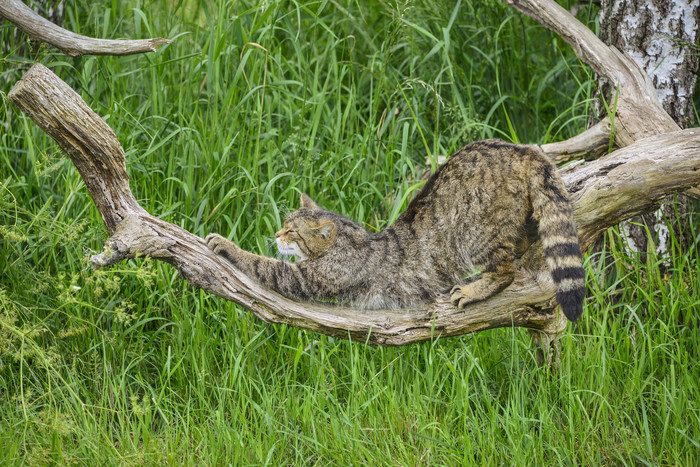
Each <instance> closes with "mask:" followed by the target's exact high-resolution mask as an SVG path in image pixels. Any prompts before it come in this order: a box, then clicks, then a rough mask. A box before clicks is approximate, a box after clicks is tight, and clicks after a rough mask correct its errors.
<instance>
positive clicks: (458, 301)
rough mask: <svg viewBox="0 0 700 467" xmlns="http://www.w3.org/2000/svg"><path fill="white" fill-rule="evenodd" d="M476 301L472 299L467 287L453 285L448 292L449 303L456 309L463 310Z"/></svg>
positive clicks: (471, 292) (471, 293) (472, 296)
mask: <svg viewBox="0 0 700 467" xmlns="http://www.w3.org/2000/svg"><path fill="white" fill-rule="evenodd" d="M476 301H478V299H477V298H475V297H474V294H473V291H472V290H471V287H469V286H468V285H455V286H454V287H452V290H451V291H450V302H451V303H452V305H454V306H456V307H457V308H464V307H465V306H467V305H469V304H470V303H473V302H476Z"/></svg>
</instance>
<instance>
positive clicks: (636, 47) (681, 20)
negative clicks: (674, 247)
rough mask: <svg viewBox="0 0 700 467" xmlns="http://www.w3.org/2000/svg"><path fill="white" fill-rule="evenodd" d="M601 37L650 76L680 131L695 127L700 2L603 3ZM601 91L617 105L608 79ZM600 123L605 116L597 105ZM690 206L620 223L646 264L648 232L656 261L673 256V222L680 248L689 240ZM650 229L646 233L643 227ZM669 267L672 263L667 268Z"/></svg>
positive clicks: (670, 204)
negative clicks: (688, 214)
mask: <svg viewBox="0 0 700 467" xmlns="http://www.w3.org/2000/svg"><path fill="white" fill-rule="evenodd" d="M599 20H600V38H601V39H602V40H603V42H605V43H606V44H608V45H613V46H615V47H616V48H618V49H619V50H621V51H623V52H625V53H626V54H628V55H629V56H630V57H632V59H633V60H634V61H635V62H636V63H637V64H638V65H639V66H640V67H641V68H642V69H643V70H644V71H645V72H646V73H647V75H649V77H650V78H651V81H652V83H653V84H654V87H655V88H656V92H657V96H658V98H659V100H660V101H661V104H662V106H663V108H664V110H665V111H666V112H667V113H668V114H669V115H670V116H671V118H673V120H674V121H675V122H676V123H677V124H678V125H679V126H680V127H681V128H688V127H690V126H692V125H693V123H694V115H693V110H692V103H693V90H694V88H695V81H696V77H697V71H698V51H697V50H696V49H694V48H693V47H692V45H693V44H697V41H698V35H699V34H698V31H699V29H700V2H699V1H698V0H673V1H669V0H602V2H601V10H600V16H599ZM597 81H598V83H597V84H598V89H600V90H601V93H602V95H603V96H604V97H606V99H607V101H608V102H614V93H615V90H614V89H611V87H610V85H609V83H608V81H607V79H606V78H604V77H601V76H599V77H598V78H597ZM597 113H598V117H599V118H603V117H604V116H605V115H606V112H605V107H604V106H603V105H602V103H600V101H599V102H598V108H597ZM687 211H688V201H687V199H686V198H685V197H682V196H679V197H678V201H677V202H676V203H674V199H673V197H669V198H667V199H666V200H665V201H664V203H663V204H662V207H661V208H660V209H659V210H658V211H656V212H652V213H648V214H644V215H641V216H637V217H635V218H633V219H631V220H629V221H626V222H624V223H623V224H622V227H623V229H624V232H625V234H626V236H627V240H628V242H629V245H630V248H631V249H632V250H635V251H638V252H639V253H641V255H642V261H646V253H647V251H649V250H648V248H649V247H650V245H649V244H648V239H649V237H648V234H647V229H649V234H650V236H651V238H652V239H654V242H655V248H656V253H657V255H658V256H660V257H661V256H667V255H668V254H670V242H671V235H672V234H671V232H670V231H669V229H668V226H667V223H666V220H665V219H667V220H670V221H671V225H672V226H673V230H674V231H675V234H676V239H677V240H678V242H679V243H678V244H679V245H680V246H681V248H685V246H686V245H687V244H688V241H689V238H688V237H689V232H688V231H687V228H686V225H685V224H686V223H685V222H684V220H685V218H686V215H687ZM645 227H646V228H645ZM664 264H666V265H668V264H670V262H668V263H664Z"/></svg>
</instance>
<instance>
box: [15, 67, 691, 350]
mask: <svg viewBox="0 0 700 467" xmlns="http://www.w3.org/2000/svg"><path fill="white" fill-rule="evenodd" d="M9 98H10V100H11V101H12V102H14V103H15V104H16V105H17V106H18V107H20V109H22V110H23V111H24V112H25V113H26V114H27V115H28V116H29V117H30V118H31V119H32V120H33V121H34V122H35V123H37V125H39V126H40V127H41V128H42V129H44V131H46V132H47V133H48V134H49V135H50V136H51V137H52V138H53V139H54V140H56V141H57V142H58V144H59V145H60V146H61V148H62V149H63V150H64V151H65V152H66V154H68V156H69V157H70V158H71V160H72V161H73V163H74V164H75V165H76V167H77V168H78V171H79V172H80V174H81V176H82V177H83V180H84V181H85V186H86V188H87V190H88V192H89V193H90V196H91V197H92V199H93V200H94V202H95V205H96V206H97V209H98V211H99V212H100V215H101V216H102V219H103V220H104V222H105V225H106V226H107V230H108V231H109V233H110V235H111V237H110V238H109V239H108V240H107V241H106V242H105V243H106V245H105V251H104V252H103V253H102V254H99V255H95V256H94V257H93V258H92V262H93V265H94V266H95V267H105V266H110V265H112V264H115V263H116V262H118V261H121V260H122V259H124V258H130V257H134V256H138V255H148V256H151V257H153V258H155V259H158V260H161V261H165V262H167V263H169V264H171V265H173V266H174V267H175V268H177V270H178V271H179V272H180V274H181V275H182V276H183V278H184V279H185V280H187V281H188V282H189V283H190V284H191V285H193V286H195V287H199V288H201V289H203V290H206V291H207V292H210V293H213V294H215V295H217V296H219V297H222V298H225V299H227V300H231V301H234V302H236V303H238V304H239V305H241V306H243V307H244V308H246V309H248V310H250V311H251V312H252V313H253V314H254V315H255V316H257V317H258V318H260V319H262V320H263V321H266V322H270V323H283V324H289V325H291V326H295V327H298V328H301V329H307V330H311V331H316V332H320V333H323V334H327V335H330V336H335V337H340V338H346V339H347V338H349V339H353V340H358V341H362V342H367V343H369V344H379V345H406V344H411V343H414V342H420V341H424V340H429V339H434V338H437V337H447V336H456V335H461V334H466V333H470V332H476V331H481V330H485V329H491V328H497V327H503V326H524V327H528V328H531V329H536V330H541V331H544V332H546V333H547V334H549V335H552V334H556V333H557V332H560V331H561V330H562V329H563V328H564V326H565V324H566V322H565V320H564V319H563V318H562V317H561V316H560V315H558V314H557V313H556V312H555V311H553V308H554V303H555V302H554V290H553V288H552V286H551V284H550V282H549V280H543V279H541V277H545V276H543V274H542V268H543V265H542V253H541V248H539V246H535V247H533V248H530V250H529V251H528V252H527V254H526V255H525V256H524V257H523V258H522V259H521V260H520V263H519V268H518V271H517V273H516V278H515V280H514V282H513V284H511V285H510V286H509V287H507V288H506V289H505V290H504V291H503V292H501V293H499V294H497V295H495V296H493V297H491V298H489V299H488V300H485V301H482V302H477V303H474V304H471V305H468V306H467V307H466V308H465V309H457V308H455V307H453V306H452V305H451V304H450V302H449V297H447V296H441V297H438V299H437V300H436V301H435V302H433V303H430V304H427V305H425V306H423V307H421V308H417V309H411V310H398V311H396V310H358V309H351V308H346V307H337V306H330V305H326V304H320V303H303V302H297V301H294V300H291V299H289V298H286V297H283V296H281V295H279V294H277V293H275V292H272V291H270V290H268V289H266V288H264V287H262V286H261V285H260V284H258V283H257V282H256V281H255V280H253V279H251V278H249V277H247V276H245V275H243V274H242V273H241V272H240V271H238V270H237V269H236V268H235V267H234V266H233V265H232V264H231V263H229V262H227V261H226V260H225V259H223V258H222V257H220V256H217V255H215V254H214V253H213V252H212V251H210V250H209V249H208V248H207V246H206V244H205V243H204V241H203V240H202V239H201V238H199V237H197V236H196V235H194V234H192V233H190V232H188V231H186V230H184V229H182V228H180V227H178V226H176V225H173V224H170V223H168V222H165V221H163V220H161V219H158V218H156V217H154V216H152V215H150V214H149V213H148V212H146V211H145V210H144V209H143V208H142V207H141V206H139V204H138V203H137V202H136V200H135V198H134V196H133V194H132V193H131V191H130V189H129V184H128V175H127V172H126V161H125V157H124V151H123V149H122V148H121V146H120V145H119V142H118V141H117V138H116V136H115V134H114V132H113V131H112V130H111V129H110V128H109V126H108V125H107V124H106V123H105V122H104V121H103V120H102V119H101V118H100V117H99V116H97V115H96V114H95V113H94V112H93V111H92V110H91V109H90V108H89V107H88V106H87V104H85V102H84V101H83V100H82V99H81V98H80V96H79V95H78V94H76V93H75V92H74V91H73V90H72V89H70V87H68V85H66V84H65V83H64V82H63V81H61V79H60V78H58V77H57V76H56V75H55V74H53V73H52V72H51V71H50V70H48V69H47V68H46V67H44V66H43V65H35V66H34V67H32V69H31V70H30V71H29V72H27V74H26V75H25V76H24V77H23V78H22V80H21V81H19V82H18V83H17V84H16V85H15V87H14V88H13V89H12V91H11V92H10V94H9ZM562 176H563V178H564V181H565V183H566V184H567V187H568V188H569V190H570V192H571V193H572V201H573V203H574V211H575V215H576V218H577V222H578V226H579V235H580V237H581V239H582V241H583V245H584V247H585V246H586V245H587V243H588V242H589V241H590V239H591V238H592V237H593V236H594V235H595V233H596V232H599V231H601V230H603V229H605V228H607V227H609V226H611V225H615V224H616V223H618V222H620V221H621V220H623V219H624V218H625V217H629V216H632V215H634V214H638V213H640V212H645V211H648V210H650V209H651V208H653V207H654V204H655V203H656V202H657V201H658V199H660V197H661V196H663V195H665V194H668V193H672V192H674V191H677V190H680V189H683V188H685V187H687V186H690V185H693V184H697V183H698V182H700V130H697V129H695V130H692V129H691V130H683V131H679V132H676V133H673V134H667V135H661V136H657V137H654V138H648V139H646V140H643V141H639V142H637V143H634V144H632V145H630V146H628V147H626V148H624V150H619V151H615V152H614V153H611V154H609V155H608V156H605V157H603V158H601V159H599V160H597V161H594V162H591V163H585V164H584V163H579V164H574V165H571V166H569V167H567V168H566V169H565V170H564V171H562ZM545 274H547V275H548V273H545Z"/></svg>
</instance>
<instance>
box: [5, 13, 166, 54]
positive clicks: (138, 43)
mask: <svg viewBox="0 0 700 467" xmlns="http://www.w3.org/2000/svg"><path fill="white" fill-rule="evenodd" d="M2 17H4V18H5V19H7V20H8V21H10V22H11V23H12V24H14V25H15V26H17V27H18V28H19V29H21V30H22V31H23V32H24V33H25V34H27V35H28V36H29V37H31V38H32V39H35V40H38V41H41V42H46V43H48V44H51V45H53V46H54V47H56V48H57V49H58V50H60V51H61V52H63V53H64V54H66V55H69V56H71V57H77V56H79V55H133V54H140V53H144V52H155V51H156V49H157V48H158V47H160V46H161V45H164V44H170V43H171V42H172V41H171V40H169V39H160V38H158V39H142V40H112V39H95V38H93V37H87V36H81V35H80V34H75V33H74V32H70V31H66V30H65V29H63V28H61V27H59V26H56V25H55V24H53V23H52V22H51V21H48V20H47V19H45V18H42V17H41V16H39V15H37V14H36V13H34V11H32V9H31V8H29V7H28V6H27V5H25V4H24V3H22V1H21V0H0V19H2Z"/></svg>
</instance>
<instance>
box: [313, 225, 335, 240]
mask: <svg viewBox="0 0 700 467" xmlns="http://www.w3.org/2000/svg"><path fill="white" fill-rule="evenodd" d="M313 231H314V232H315V233H316V235H318V236H319V237H321V238H324V239H327V240H330V241H333V240H334V239H335V234H336V232H337V231H338V228H337V227H336V226H335V224H334V223H333V222H326V223H325V224H321V225H319V226H318V227H314V228H313Z"/></svg>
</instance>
